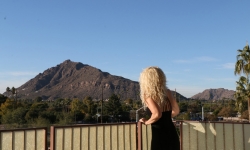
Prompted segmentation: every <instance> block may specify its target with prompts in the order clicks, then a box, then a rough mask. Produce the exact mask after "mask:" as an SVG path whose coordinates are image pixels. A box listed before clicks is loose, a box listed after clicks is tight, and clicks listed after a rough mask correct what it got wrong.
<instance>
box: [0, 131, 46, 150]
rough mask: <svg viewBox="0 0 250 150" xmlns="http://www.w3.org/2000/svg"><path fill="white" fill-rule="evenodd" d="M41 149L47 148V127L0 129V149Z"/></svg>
mask: <svg viewBox="0 0 250 150" xmlns="http://www.w3.org/2000/svg"><path fill="white" fill-rule="evenodd" d="M42 149H44V150H46V149H47V128H29V129H14V130H0V150H42Z"/></svg>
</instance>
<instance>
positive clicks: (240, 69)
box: [234, 44, 250, 122]
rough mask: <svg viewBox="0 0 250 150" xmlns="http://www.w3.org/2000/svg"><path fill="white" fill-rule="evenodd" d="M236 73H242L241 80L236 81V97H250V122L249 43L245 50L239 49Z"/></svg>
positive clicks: (249, 105) (249, 99)
mask: <svg viewBox="0 0 250 150" xmlns="http://www.w3.org/2000/svg"><path fill="white" fill-rule="evenodd" d="M234 74H235V75H237V74H238V75H241V74H243V75H244V76H241V77H240V79H239V81H237V82H236V84H237V89H236V93H235V97H236V99H238V100H240V99H243V98H245V97H246V98H247V99H248V115H249V122H250V84H249V74H250V49H249V45H248V44H246V46H245V47H244V48H243V50H238V55H237V61H236V63H235V70H234Z"/></svg>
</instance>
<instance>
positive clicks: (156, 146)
mask: <svg viewBox="0 0 250 150" xmlns="http://www.w3.org/2000/svg"><path fill="white" fill-rule="evenodd" d="M147 111H148V113H149V114H151V112H150V110H149V109H148V108H147ZM171 113H172V111H165V112H162V117H161V118H160V119H159V120H158V121H156V122H154V123H152V124H151V129H152V141H151V150H180V141H179V136H178V134H177V131H176V129H175V126H174V124H173V122H172V118H171Z"/></svg>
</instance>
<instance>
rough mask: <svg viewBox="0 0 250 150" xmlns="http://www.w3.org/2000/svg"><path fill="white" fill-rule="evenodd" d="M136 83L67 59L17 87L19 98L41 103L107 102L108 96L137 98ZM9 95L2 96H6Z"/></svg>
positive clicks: (137, 86)
mask: <svg viewBox="0 0 250 150" xmlns="http://www.w3.org/2000/svg"><path fill="white" fill-rule="evenodd" d="M138 89H139V84H138V82H135V81H131V80H129V79H125V78H123V77H120V76H114V75H111V74H109V73H107V72H102V71H101V70H99V69H97V68H94V67H92V66H89V65H85V64H82V63H80V62H72V61H71V60H66V61H64V62H63V63H61V64H59V65H57V66H55V67H52V68H49V69H47V70H45V71H44V72H43V73H39V74H38V75H37V76H36V77H34V78H33V79H31V80H29V81H28V82H26V83H25V84H23V85H22V86H20V87H19V88H17V90H18V97H19V98H21V99H34V98H36V97H38V96H40V97H42V98H43V99H44V100H47V99H49V100H53V99H56V98H74V97H77V98H84V97H86V96H91V97H92V98H93V99H101V98H102V92H103V98H104V99H107V98H108V97H110V96H111V94H113V93H115V94H119V95H121V97H122V98H123V99H125V98H127V97H129V98H134V99H138V93H139V91H138ZM6 94H8V93H5V95H6Z"/></svg>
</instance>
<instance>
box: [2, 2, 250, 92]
mask: <svg viewBox="0 0 250 150" xmlns="http://www.w3.org/2000/svg"><path fill="white" fill-rule="evenodd" d="M249 7H250V1H249V0H240V1H238V0H209V1H208V0H206V1H205V0H157V1H149V0H133V1H132V0H126V1H125V0H119V1H117V0H74V1H72V0H1V1H0V93H3V92H4V91H5V89H6V87H7V86H8V87H12V86H14V87H19V86H21V85H22V84H24V83H25V82H27V81H28V80H30V79H32V78H34V77H35V76H36V75H37V74H38V73H41V72H43V71H44V70H46V69H48V68H50V67H53V66H56V65H57V64H60V63H62V62H63V61H64V60H66V59H70V60H72V61H75V62H82V63H83V64H88V65H91V66H93V67H96V68H99V69H101V70H102V71H105V72H109V73H110V74H113V75H118V76H123V77H125V78H128V79H131V80H134V81H138V78H139V74H140V72H141V71H142V69H143V68H146V67H148V66H159V67H160V68H162V69H163V71H164V72H165V73H166V76H167V80H168V83H167V85H168V87H169V88H170V89H171V90H175V89H176V90H177V92H179V93H181V94H182V95H184V96H186V97H191V96H193V95H194V94H197V93H199V92H202V91H203V90H205V89H210V88H225V89H230V90H234V89H235V81H236V80H237V79H238V78H239V76H235V75H234V63H235V61H236V55H237V50H238V49H242V48H243V47H244V46H245V45H246V41H247V40H248V41H249V40H250V9H249Z"/></svg>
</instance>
